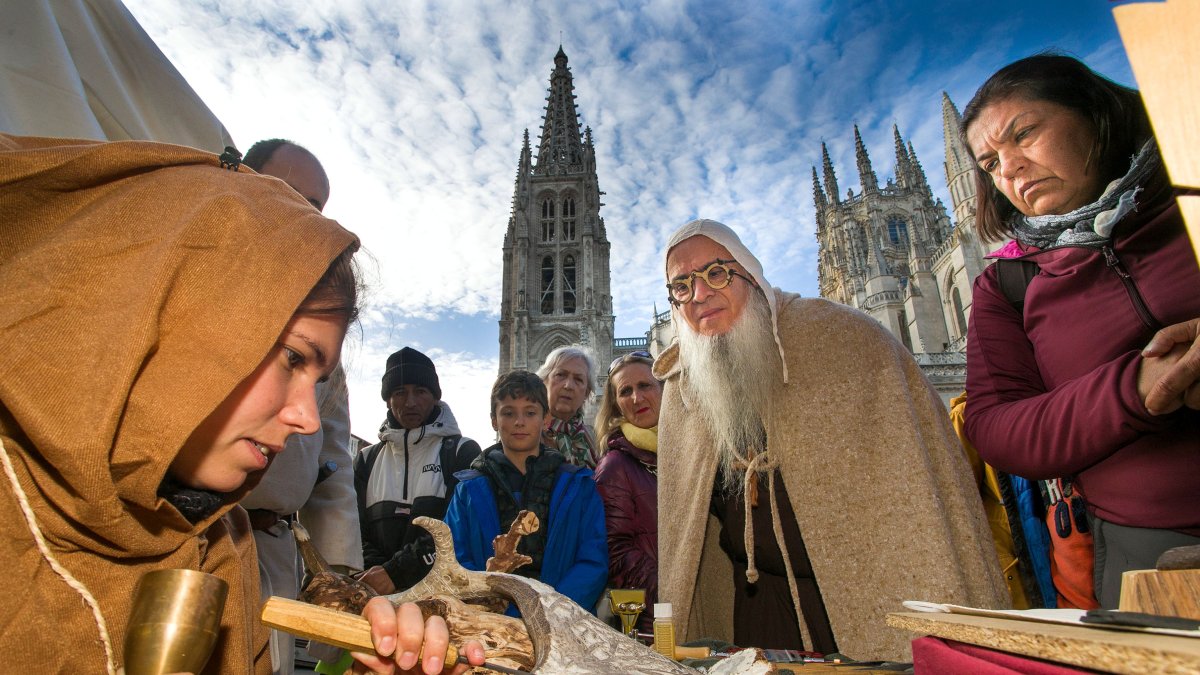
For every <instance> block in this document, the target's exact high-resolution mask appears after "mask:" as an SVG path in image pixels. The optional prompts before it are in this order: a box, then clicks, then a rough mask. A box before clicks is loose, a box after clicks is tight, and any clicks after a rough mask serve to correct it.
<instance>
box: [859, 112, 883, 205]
mask: <svg viewBox="0 0 1200 675" xmlns="http://www.w3.org/2000/svg"><path fill="white" fill-rule="evenodd" d="M854 157H855V158H856V159H857V160H858V179H859V181H860V182H861V183H862V189H863V192H875V191H876V190H878V189H879V180H878V179H877V178H875V170H874V169H872V168H871V158H870V157H869V156H868V155H867V146H865V145H863V140H862V136H860V135H859V133H858V125H857V124H855V125H854Z"/></svg>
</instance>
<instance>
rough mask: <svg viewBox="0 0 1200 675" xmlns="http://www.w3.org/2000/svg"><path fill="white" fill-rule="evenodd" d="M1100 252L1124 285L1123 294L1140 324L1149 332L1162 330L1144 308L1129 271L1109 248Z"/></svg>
mask: <svg viewBox="0 0 1200 675" xmlns="http://www.w3.org/2000/svg"><path fill="white" fill-rule="evenodd" d="M1100 250H1101V251H1103V252H1104V262H1106V263H1108V266H1109V267H1110V268H1111V269H1112V270H1113V271H1114V272H1116V273H1117V276H1119V277H1120V278H1121V283H1123V284H1125V292H1126V293H1128V294H1129V300H1130V301H1131V302H1133V309H1134V311H1136V312H1137V315H1138V316H1139V317H1140V318H1141V319H1142V323H1144V324H1146V327H1147V328H1149V329H1151V330H1158V329H1159V328H1162V324H1161V323H1159V321H1158V319H1156V318H1154V315H1153V314H1151V313H1150V309H1149V308H1148V307H1146V301H1145V300H1144V299H1142V294H1141V293H1140V292H1138V288H1137V284H1135V283H1134V282H1133V277H1132V276H1131V275H1130V274H1129V271H1128V270H1126V269H1125V266H1124V265H1122V264H1121V260H1120V259H1119V258H1117V252H1116V251H1114V250H1113V248H1112V247H1111V246H1105V247H1103V248H1102V249H1100Z"/></svg>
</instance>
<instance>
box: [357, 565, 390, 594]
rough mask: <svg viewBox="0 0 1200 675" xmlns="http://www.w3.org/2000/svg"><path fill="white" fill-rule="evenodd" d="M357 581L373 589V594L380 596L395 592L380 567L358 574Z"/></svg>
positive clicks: (385, 572)
mask: <svg viewBox="0 0 1200 675" xmlns="http://www.w3.org/2000/svg"><path fill="white" fill-rule="evenodd" d="M358 580H359V581H361V582H363V583H364V584H366V585H368V586H370V587H371V588H373V589H375V592H376V593H378V594H380V595H390V594H392V593H395V592H396V585H395V584H393V583H392V578H391V577H390V576H388V573H387V570H385V569H383V567H382V566H380V565H376V566H374V567H372V568H371V569H369V570H367V571H366V572H363V573H362V574H360V575H359V577H358Z"/></svg>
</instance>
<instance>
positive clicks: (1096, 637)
mask: <svg viewBox="0 0 1200 675" xmlns="http://www.w3.org/2000/svg"><path fill="white" fill-rule="evenodd" d="M887 623H888V625H889V626H892V627H893V628H901V629H904V630H910V631H912V632H914V633H920V634H924V635H935V636H937V637H940V638H945V639H948V640H957V641H958V642H965V643H967V644H973V645H978V646H980V647H988V648H990V649H998V650H1000V651H1004V652H1011V653H1014V654H1021V655H1024V656H1032V657H1035V658H1039V659H1045V660H1047V661H1055V662H1057V663H1065V664H1069V665H1075V666H1082V667H1084V668H1093V669H1096V670H1104V671H1108V672H1112V673H1130V674H1132V675H1173V674H1175V673H1181V674H1182V673H1191V674H1193V675H1194V674H1195V673H1200V638H1189V637H1177V636H1173V635H1157V634H1154V633H1141V632H1132V631H1121V630H1109V629H1104V628H1090V627H1086V626H1074V625H1067V624H1055V623H1039V622H1035V621H1021V620H1019V619H998V618H993V617H986V616H971V615H967V614H940V613H932V612H898V613H893V614H889V615H888V618H887Z"/></svg>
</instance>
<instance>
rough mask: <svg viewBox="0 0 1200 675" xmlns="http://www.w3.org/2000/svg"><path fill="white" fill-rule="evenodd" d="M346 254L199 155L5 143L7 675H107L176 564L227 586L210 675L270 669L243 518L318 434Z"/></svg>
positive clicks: (272, 186)
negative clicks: (285, 452)
mask: <svg viewBox="0 0 1200 675" xmlns="http://www.w3.org/2000/svg"><path fill="white" fill-rule="evenodd" d="M357 248H358V241H357V238H356V237H355V236H354V235H353V234H351V233H350V232H348V231H346V230H345V229H343V228H342V227H340V226H339V225H338V224H337V223H336V222H334V221H332V220H329V219H327V218H324V217H322V216H321V215H320V214H319V213H318V212H317V211H316V210H314V209H313V208H311V206H309V205H308V204H307V203H306V202H305V201H304V200H303V199H301V198H300V197H299V196H298V195H296V194H295V193H293V192H292V191H291V190H290V189H289V188H287V186H286V185H285V184H284V183H282V182H281V181H277V180H274V179H268V178H263V177H260V176H257V175H255V174H252V173H250V172H246V171H245V170H243V171H242V172H237V171H236V170H233V171H231V170H228V169H223V168H221V167H220V166H219V162H218V160H217V158H216V157H215V156H213V155H210V154H207V153H203V152H199V151H196V150H192V149H188V148H183V147H179V146H168V145H159V144H152V143H141V142H122V143H91V142H85V141H65V140H61V139H37V138H16V137H11V136H5V135H2V134H0V289H3V292H4V296H5V299H4V301H3V302H2V303H0V463H2V464H3V472H4V475H3V477H0V569H3V570H4V571H5V574H4V575H3V576H2V577H0V593H3V596H4V597H5V598H7V602H6V607H5V610H6V611H5V612H4V617H3V619H0V649H2V650H3V652H4V654H5V658H6V659H8V660H9V666H11V667H13V668H15V669H17V670H39V671H45V672H67V671H71V672H87V673H93V672H108V673H115V672H117V671H118V669H119V668H120V667H121V660H122V659H121V645H122V643H123V640H124V637H125V629H126V626H125V624H126V621H127V619H128V616H129V613H130V605H131V602H132V596H133V588H134V586H135V585H136V583H137V581H138V579H139V578H140V577H141V575H142V574H144V573H145V572H147V571H150V570H156V569H169V568H187V569H194V570H201V571H204V572H209V573H211V574H214V575H216V576H218V577H220V578H222V579H224V580H225V581H226V582H228V584H229V595H228V599H227V602H226V606H225V612H224V615H223V618H222V622H221V629H222V630H221V638H220V639H219V640H218V642H217V645H216V648H215V650H214V652H213V655H212V657H211V658H210V660H209V662H208V666H207V667H206V669H205V672H211V673H243V672H270V659H269V658H266V655H265V651H264V649H265V646H266V644H267V631H266V629H265V628H264V627H263V626H262V625H261V623H260V622H259V621H258V618H257V614H258V598H259V595H258V587H257V580H258V570H257V567H256V563H255V557H254V555H253V550H254V549H253V539H252V537H251V536H250V528H249V522H248V520H247V518H246V514H245V512H244V511H243V510H242V509H240V508H236V504H237V501H238V500H239V499H240V498H242V497H243V496H244V495H245V494H246V493H247V492H249V490H250V489H251V488H252V487H253V486H254V485H255V484H256V483H257V482H258V480H259V478H260V477H261V476H262V474H263V472H264V470H265V468H266V467H267V466H268V465H269V462H270V459H271V458H272V457H273V456H274V455H275V454H276V453H277V452H279V451H280V450H281V449H282V448H283V443H284V441H285V440H286V438H287V436H288V435H290V434H292V433H312V432H313V431H315V429H316V426H315V425H318V424H319V419H318V418H317V416H316V408H315V399H314V386H315V384H316V383H317V381H318V380H319V379H321V378H324V377H326V376H327V375H328V373H329V371H330V370H332V369H333V367H334V366H335V365H336V363H337V360H338V357H339V354H340V349H341V342H342V337H343V336H344V334H345V330H346V326H347V325H348V323H349V322H350V321H351V320H352V319H353V316H354V313H355V306H356V280H355V276H354V271H353V268H352V266H351V262H350V261H351V256H352V255H353V253H354V251H355V250H356V249H357ZM375 610H376V611H378V605H376V607H375ZM376 618H378V614H376V615H375V616H372V619H373V620H374V619H376ZM400 618H402V619H404V620H407V619H408V618H410V615H406V616H403V617H400ZM383 623H384V624H387V625H388V626H389V627H394V623H391V622H390V619H388V620H385V621H384V622H383ZM380 625H381V624H380V623H378V622H376V628H377V629H378V628H379V627H380ZM377 632H378V631H377ZM419 633H420V631H419V630H418V638H417V639H419ZM378 639H379V636H377V640H378ZM401 642H402V643H404V644H405V645H407V642H405V641H404V640H401ZM378 644H379V643H378V641H377V645H378ZM391 644H396V643H395V641H394V640H393V641H392V643H391ZM430 646H433V642H432V638H431V642H430ZM406 648H407V647H406ZM480 660H481V657H480ZM18 664H19V665H18ZM439 667H440V665H439Z"/></svg>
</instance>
